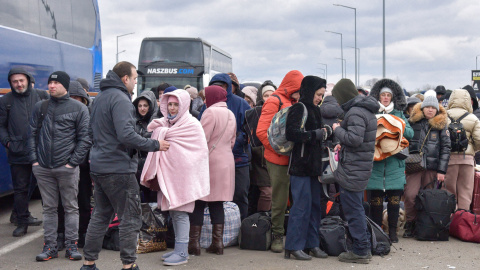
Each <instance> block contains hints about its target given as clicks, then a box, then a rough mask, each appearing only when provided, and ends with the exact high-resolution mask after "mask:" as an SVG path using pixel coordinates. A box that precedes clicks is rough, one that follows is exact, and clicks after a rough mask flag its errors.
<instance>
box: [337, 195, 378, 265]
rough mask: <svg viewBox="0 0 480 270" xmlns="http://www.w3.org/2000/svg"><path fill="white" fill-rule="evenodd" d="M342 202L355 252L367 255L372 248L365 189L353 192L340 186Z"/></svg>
mask: <svg viewBox="0 0 480 270" xmlns="http://www.w3.org/2000/svg"><path fill="white" fill-rule="evenodd" d="M340 204H341V206H342V210H343V214H344V215H345V219H346V220H347V222H348V231H349V232H350V235H351V236H352V239H353V245H352V251H353V253H355V254H357V255H360V256H365V255H367V254H368V252H369V251H370V249H371V245H370V240H369V239H370V233H369V232H368V230H367V219H366V217H365V209H364V208H363V191H360V192H352V191H348V190H346V189H344V188H342V187H340Z"/></svg>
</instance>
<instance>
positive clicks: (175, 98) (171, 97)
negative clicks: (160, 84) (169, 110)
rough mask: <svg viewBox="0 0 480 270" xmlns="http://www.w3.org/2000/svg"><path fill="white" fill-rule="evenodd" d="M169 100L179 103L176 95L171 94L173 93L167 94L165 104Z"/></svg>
mask: <svg viewBox="0 0 480 270" xmlns="http://www.w3.org/2000/svg"><path fill="white" fill-rule="evenodd" d="M170 102H174V103H179V102H178V98H177V97H176V96H173V95H169V96H168V100H167V104H168V103H170Z"/></svg>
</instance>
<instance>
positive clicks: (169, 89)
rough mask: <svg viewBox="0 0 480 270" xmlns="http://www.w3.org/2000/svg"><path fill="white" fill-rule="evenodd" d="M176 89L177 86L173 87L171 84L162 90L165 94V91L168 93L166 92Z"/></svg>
mask: <svg viewBox="0 0 480 270" xmlns="http://www.w3.org/2000/svg"><path fill="white" fill-rule="evenodd" d="M177 89H178V88H177V87H175V86H173V85H172V86H169V87H167V88H166V89H165V90H164V91H163V93H164V94H166V93H168V92H173V91H175V90H177Z"/></svg>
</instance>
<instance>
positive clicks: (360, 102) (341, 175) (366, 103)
mask: <svg viewBox="0 0 480 270" xmlns="http://www.w3.org/2000/svg"><path fill="white" fill-rule="evenodd" d="M379 108H380V106H379V105H378V101H377V100H376V99H375V98H373V97H371V96H368V97H365V96H360V95H359V96H356V97H355V98H353V99H351V100H350V101H348V102H346V103H345V104H343V105H342V109H343V110H344V111H345V117H344V120H343V121H342V123H341V124H340V126H339V127H337V128H336V129H335V132H334V134H335V137H337V138H338V140H339V141H340V145H341V146H342V149H341V151H340V160H339V162H338V168H337V170H336V171H335V172H334V176H335V179H336V180H337V182H338V183H339V184H340V186H342V188H344V189H346V190H349V191H352V192H360V191H364V190H365V188H366V187H367V184H368V179H369V178H370V175H371V174H372V167H373V154H374V152H375V138H376V133H377V118H376V117H375V113H376V112H377V111H378V109H379Z"/></svg>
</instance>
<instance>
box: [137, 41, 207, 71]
mask: <svg viewBox="0 0 480 270" xmlns="http://www.w3.org/2000/svg"><path fill="white" fill-rule="evenodd" d="M142 46H143V48H142V53H141V54H140V59H139V62H140V63H142V64H148V63H152V62H163V63H178V62H188V63H191V64H198V65H202V64H203V58H202V50H203V48H202V42H201V41H191V40H149V41H148V40H146V41H144V42H143V44H142Z"/></svg>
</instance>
